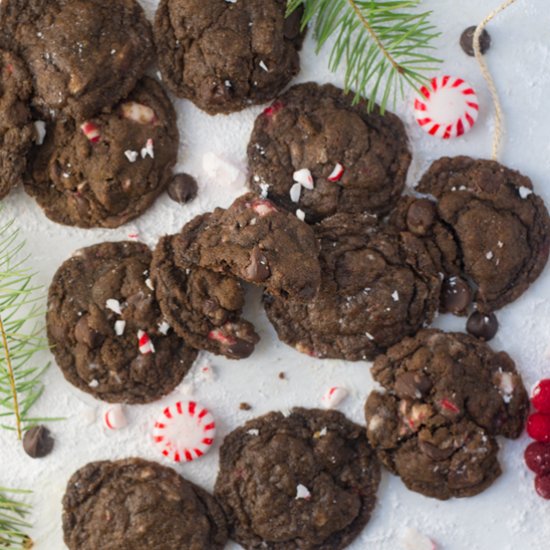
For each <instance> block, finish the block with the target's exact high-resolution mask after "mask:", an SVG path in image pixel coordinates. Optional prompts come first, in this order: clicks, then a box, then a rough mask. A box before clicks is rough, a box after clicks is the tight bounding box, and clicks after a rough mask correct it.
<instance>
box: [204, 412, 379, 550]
mask: <svg viewBox="0 0 550 550" xmlns="http://www.w3.org/2000/svg"><path fill="white" fill-rule="evenodd" d="M362 432H363V428H361V427H360V426H357V425H356V424H354V423H352V422H350V421H349V420H348V419H347V418H346V417H345V416H344V415H343V414H342V413H340V412H337V411H320V410H307V409H294V410H293V411H292V414H290V415H289V416H287V417H285V416H283V415H282V414H281V413H275V412H273V413H269V414H266V415H265V416H262V417H260V418H256V419H254V420H251V421H249V422H247V423H246V424H245V425H244V426H243V427H241V428H237V429H236V430H234V431H233V432H231V433H230V434H229V435H228V436H227V437H226V438H225V440H224V442H223V445H222V447H221V449H220V472H219V474H218V479H217V480H216V488H215V496H216V497H217V499H218V501H219V502H220V504H221V505H222V507H223V509H224V511H225V513H226V516H227V519H228V523H229V530H230V535H231V537H232V538H234V539H235V540H236V541H237V542H238V543H239V544H241V545H242V546H243V547H244V548H246V549H252V548H267V549H270V550H283V549H284V550H293V549H305V548H308V549H309V550H321V549H322V550H339V549H341V548H345V547H346V546H347V545H348V544H350V543H351V542H352V541H353V539H354V538H355V537H356V536H357V535H358V534H359V533H360V532H361V530H362V529H363V528H364V527H365V525H366V524H367V522H368V521H369V518H370V515H371V513H372V510H373V508H374V506H375V503H376V490H377V488H378V483H379V481H380V470H379V466H378V462H377V461H376V459H375V457H374V453H373V452H372V450H371V448H370V447H369V445H368V443H367V440H366V438H365V436H364V435H363V433H362Z"/></svg>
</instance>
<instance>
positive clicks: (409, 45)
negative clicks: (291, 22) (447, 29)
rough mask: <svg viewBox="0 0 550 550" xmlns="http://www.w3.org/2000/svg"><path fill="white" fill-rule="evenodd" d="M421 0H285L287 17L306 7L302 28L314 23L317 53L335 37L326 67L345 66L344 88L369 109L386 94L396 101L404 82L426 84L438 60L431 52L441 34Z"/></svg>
mask: <svg viewBox="0 0 550 550" xmlns="http://www.w3.org/2000/svg"><path fill="white" fill-rule="evenodd" d="M420 3H421V0H393V1H387V2H383V1H381V0H376V1H375V0H363V1H360V0H288V4H287V15H290V14H291V13H293V12H294V11H295V10H297V9H298V8H299V7H300V6H301V5H303V6H304V14H303V16H302V28H305V27H306V26H307V25H308V24H309V23H310V22H311V21H314V23H313V27H314V33H315V39H316V41H317V52H319V50H320V49H321V48H322V47H323V45H324V44H325V43H326V42H327V41H328V40H329V38H331V37H333V36H335V37H336V39H335V42H334V45H333V47H332V51H331V54H330V59H329V67H330V69H331V70H332V71H336V70H337V69H338V68H339V67H340V66H342V65H344V67H345V91H346V92H349V91H350V90H352V89H353V90H355V95H354V102H355V103H358V102H359V101H360V100H361V99H362V98H365V99H367V100H368V101H367V105H368V109H369V111H372V109H373V108H374V107H375V104H376V102H378V103H379V104H380V108H381V110H382V112H384V110H385V109H386V107H387V104H388V102H389V101H390V98H391V99H392V103H393V104H394V105H395V103H396V101H397V94H398V92H400V93H401V96H403V94H404V85H405V84H407V85H409V86H411V87H413V88H415V89H418V86H419V85H421V84H423V83H425V82H426V81H427V79H428V77H431V76H432V74H433V72H434V71H437V69H438V66H439V64H440V63H441V60H439V59H437V58H435V57H433V56H432V55H430V50H432V49H433V46H432V44H433V40H434V39H435V38H437V37H438V36H439V33H438V32H436V31H435V27H434V26H433V25H431V24H430V15H431V13H432V12H430V11H428V12H418V9H417V8H418V7H419V5H420Z"/></svg>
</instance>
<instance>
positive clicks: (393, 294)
mask: <svg viewBox="0 0 550 550" xmlns="http://www.w3.org/2000/svg"><path fill="white" fill-rule="evenodd" d="M391 297H392V299H393V301H394V302H399V292H398V291H397V290H394V291H393V293H392V295H391Z"/></svg>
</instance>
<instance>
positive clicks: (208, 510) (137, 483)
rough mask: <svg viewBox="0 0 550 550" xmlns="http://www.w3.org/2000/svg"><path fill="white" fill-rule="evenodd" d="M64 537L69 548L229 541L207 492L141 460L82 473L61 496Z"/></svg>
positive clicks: (195, 548) (187, 546)
mask: <svg viewBox="0 0 550 550" xmlns="http://www.w3.org/2000/svg"><path fill="white" fill-rule="evenodd" d="M63 533H64V540H65V544H66V545H67V546H68V548H69V549H70V550H99V549H100V548H101V550H121V549H122V548H132V550H151V549H153V548H155V549H157V550H206V549H208V550H222V549H223V548H224V546H225V544H226V542H227V524H226V520H225V517H224V515H223V512H222V510H221V508H220V506H219V505H218V503H217V502H216V501H215V500H214V498H213V497H212V496H211V495H210V494H209V493H207V492H206V491H204V490H203V489H201V488H200V487H197V486H196V485H194V484H193V483H191V482H189V481H187V480H185V479H184V478H183V477H181V476H180V475H179V474H178V473H177V472H176V471H174V470H172V469H171V468H166V467H165V466H161V465H160V464H157V463H155V462H148V461H145V460H141V459H139V458H129V459H126V460H118V461H116V462H110V461H103V462H92V463H90V464H87V465H86V466H84V467H83V468H81V469H80V470H78V471H77V472H76V473H75V474H74V475H73V476H72V477H71V479H70V480H69V483H68V484H67V490H66V492H65V496H64V497H63Z"/></svg>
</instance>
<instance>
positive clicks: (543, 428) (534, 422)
mask: <svg viewBox="0 0 550 550" xmlns="http://www.w3.org/2000/svg"><path fill="white" fill-rule="evenodd" d="M527 433H528V434H529V436H530V437H531V439H534V440H535V441H542V442H543V443H548V442H550V414H543V413H534V414H532V415H530V416H529V418H528V419H527Z"/></svg>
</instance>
